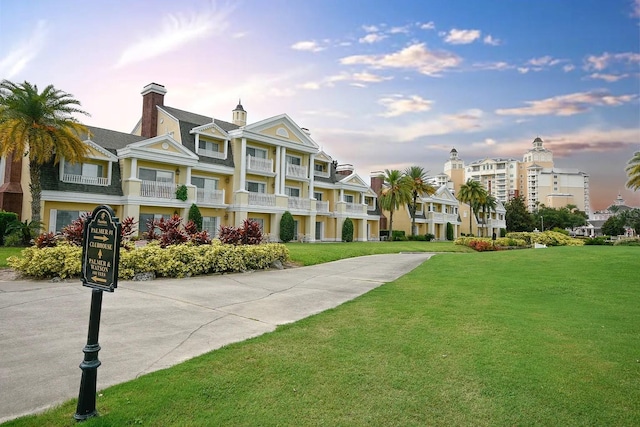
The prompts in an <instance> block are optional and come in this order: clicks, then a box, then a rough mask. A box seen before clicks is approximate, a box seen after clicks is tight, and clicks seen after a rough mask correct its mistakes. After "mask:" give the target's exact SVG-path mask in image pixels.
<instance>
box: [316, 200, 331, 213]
mask: <svg viewBox="0 0 640 427" xmlns="http://www.w3.org/2000/svg"><path fill="white" fill-rule="evenodd" d="M316 211H317V212H318V213H319V214H328V213H329V202H320V201H318V202H316Z"/></svg>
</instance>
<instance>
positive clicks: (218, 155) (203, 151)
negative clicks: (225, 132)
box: [198, 148, 227, 159]
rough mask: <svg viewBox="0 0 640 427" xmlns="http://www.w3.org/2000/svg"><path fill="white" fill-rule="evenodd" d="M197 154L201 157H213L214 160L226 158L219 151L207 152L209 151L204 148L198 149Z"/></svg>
mask: <svg viewBox="0 0 640 427" xmlns="http://www.w3.org/2000/svg"><path fill="white" fill-rule="evenodd" d="M198 154H199V155H201V156H206V157H213V158H214V159H226V158H227V156H225V154H224V153H222V152H220V151H216V150H209V149H206V148H199V149H198Z"/></svg>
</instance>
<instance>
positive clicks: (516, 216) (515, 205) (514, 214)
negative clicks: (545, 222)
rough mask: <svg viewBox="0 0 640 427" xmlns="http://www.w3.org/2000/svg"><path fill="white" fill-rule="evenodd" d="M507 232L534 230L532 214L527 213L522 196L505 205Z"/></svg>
mask: <svg viewBox="0 0 640 427" xmlns="http://www.w3.org/2000/svg"><path fill="white" fill-rule="evenodd" d="M504 208H505V209H506V211H507V212H506V213H505V220H506V222H507V231H532V230H533V228H534V225H533V219H532V218H531V214H530V213H529V212H528V211H527V206H526V205H525V204H524V198H523V197H522V196H518V197H514V198H513V199H511V200H509V201H508V202H507V203H505V205H504Z"/></svg>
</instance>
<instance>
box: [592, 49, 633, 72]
mask: <svg viewBox="0 0 640 427" xmlns="http://www.w3.org/2000/svg"><path fill="white" fill-rule="evenodd" d="M613 63H626V64H640V53H635V52H623V53H609V52H605V53H603V54H602V55H600V56H596V55H590V56H588V57H587V58H586V59H585V60H584V66H583V68H584V69H585V70H586V71H602V70H604V69H605V68H608V67H609V66H611V65H612V64H613Z"/></svg>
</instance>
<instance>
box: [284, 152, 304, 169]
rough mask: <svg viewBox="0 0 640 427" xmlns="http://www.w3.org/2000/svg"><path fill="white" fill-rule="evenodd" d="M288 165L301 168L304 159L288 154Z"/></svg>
mask: <svg viewBox="0 0 640 427" xmlns="http://www.w3.org/2000/svg"><path fill="white" fill-rule="evenodd" d="M287 163H288V164H290V165H297V166H300V165H301V164H302V159H301V158H300V157H298V156H290V155H288V154H287Z"/></svg>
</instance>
